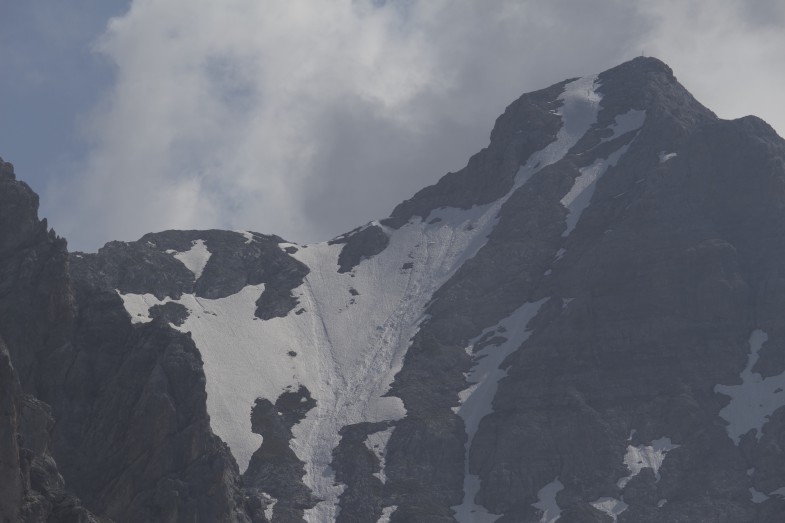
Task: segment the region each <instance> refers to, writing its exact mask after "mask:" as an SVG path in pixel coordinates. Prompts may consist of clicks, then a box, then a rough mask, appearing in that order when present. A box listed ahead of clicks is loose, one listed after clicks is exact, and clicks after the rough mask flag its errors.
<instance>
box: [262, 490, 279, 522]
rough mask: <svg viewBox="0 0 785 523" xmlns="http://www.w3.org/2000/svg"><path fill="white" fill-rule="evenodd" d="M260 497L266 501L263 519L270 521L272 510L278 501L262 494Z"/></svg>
mask: <svg viewBox="0 0 785 523" xmlns="http://www.w3.org/2000/svg"><path fill="white" fill-rule="evenodd" d="M262 496H264V499H265V501H267V505H265V507H264V517H266V518H267V521H272V520H273V509H275V504H276V503H278V500H277V499H275V498H274V497H272V496H271V495H269V494H267V493H262Z"/></svg>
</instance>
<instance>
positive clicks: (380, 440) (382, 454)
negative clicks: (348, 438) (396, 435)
mask: <svg viewBox="0 0 785 523" xmlns="http://www.w3.org/2000/svg"><path fill="white" fill-rule="evenodd" d="M394 428H395V427H388V428H387V429H385V430H382V431H379V432H374V433H373V434H368V437H367V438H366V439H365V446H366V447H368V450H370V451H371V452H373V453H374V455H375V456H376V458H377V459H378V460H379V472H374V474H373V475H374V476H376V477H377V478H379V480H381V482H382V483H387V475H386V474H385V471H384V467H385V465H386V463H387V443H389V441H390V436H392V432H393V429H394Z"/></svg>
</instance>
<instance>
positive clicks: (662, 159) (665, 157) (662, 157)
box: [660, 151, 677, 163]
mask: <svg viewBox="0 0 785 523" xmlns="http://www.w3.org/2000/svg"><path fill="white" fill-rule="evenodd" d="M676 156H677V154H676V153H666V152H665V151H662V152H661V153H660V163H665V162H667V161H668V160H670V159H671V158H676Z"/></svg>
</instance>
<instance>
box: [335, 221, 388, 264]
mask: <svg viewBox="0 0 785 523" xmlns="http://www.w3.org/2000/svg"><path fill="white" fill-rule="evenodd" d="M327 243H329V244H331V245H333V244H336V243H338V244H340V243H343V244H344V246H343V249H341V253H340V254H339V255H338V272H341V273H343V272H349V271H351V270H352V269H354V268H355V267H356V266H357V264H358V263H360V261H362V260H363V259H364V258H370V257H371V256H375V255H377V254H379V253H380V252H382V251H384V249H386V248H387V245H389V243H390V238H389V237H388V236H387V234H386V233H385V232H384V230H383V229H382V228H381V227H380V226H378V225H369V226H366V227H360V228H357V229H355V230H353V231H351V232H349V233H346V234H344V235H342V236H339V237H337V238H335V239H332V240H330V241H329V242H327Z"/></svg>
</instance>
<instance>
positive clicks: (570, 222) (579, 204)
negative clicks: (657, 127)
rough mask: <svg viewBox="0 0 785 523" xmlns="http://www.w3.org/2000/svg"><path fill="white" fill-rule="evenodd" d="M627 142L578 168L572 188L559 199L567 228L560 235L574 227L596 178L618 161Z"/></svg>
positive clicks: (625, 149)
mask: <svg viewBox="0 0 785 523" xmlns="http://www.w3.org/2000/svg"><path fill="white" fill-rule="evenodd" d="M629 146H630V145H629V144H627V145H625V146H623V147H620V148H619V149H617V150H616V151H614V152H613V154H611V155H610V156H608V158H600V159H598V160H595V162H594V163H592V164H591V165H589V166H588V167H583V168H582V169H580V170H579V172H580V174H579V175H578V176H577V177H576V178H575V182H574V183H573V185H572V188H571V189H570V190H569V192H568V193H567V194H565V195H564V198H562V199H561V204H562V205H563V206H564V207H565V208H566V209H567V212H568V214H567V230H565V231H564V232H563V233H562V236H564V237H567V236H569V235H570V233H571V232H572V231H573V229H575V226H576V225H577V224H578V220H579V219H580V217H581V214H583V211H585V210H586V208H587V207H588V206H589V204H590V203H591V197H592V196H593V195H594V190H595V188H596V185H597V180H599V179H600V177H601V176H602V175H603V174H605V171H607V170H608V168H609V167H613V166H614V165H616V163H617V162H618V161H619V158H621V157H622V155H623V154H624V153H626V152H627V149H628V148H629Z"/></svg>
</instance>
